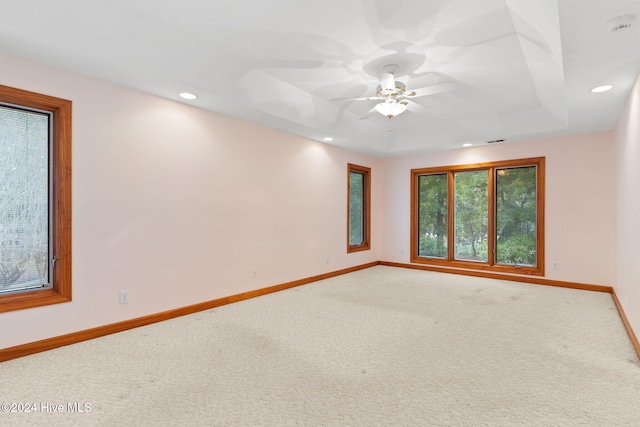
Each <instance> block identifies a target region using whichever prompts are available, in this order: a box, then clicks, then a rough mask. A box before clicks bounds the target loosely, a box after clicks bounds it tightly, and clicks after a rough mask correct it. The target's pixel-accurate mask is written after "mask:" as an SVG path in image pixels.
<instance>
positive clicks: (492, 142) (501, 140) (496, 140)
mask: <svg viewBox="0 0 640 427" xmlns="http://www.w3.org/2000/svg"><path fill="white" fill-rule="evenodd" d="M496 142H504V139H494V140H492V141H487V144H495V143H496Z"/></svg>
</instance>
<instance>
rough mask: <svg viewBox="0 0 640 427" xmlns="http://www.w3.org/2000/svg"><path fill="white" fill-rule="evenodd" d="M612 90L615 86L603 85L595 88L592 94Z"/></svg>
mask: <svg viewBox="0 0 640 427" xmlns="http://www.w3.org/2000/svg"><path fill="white" fill-rule="evenodd" d="M611 89H613V86H611V85H603V86H598V87H594V88H593V89H591V92H593V93H599V92H606V91H608V90H611Z"/></svg>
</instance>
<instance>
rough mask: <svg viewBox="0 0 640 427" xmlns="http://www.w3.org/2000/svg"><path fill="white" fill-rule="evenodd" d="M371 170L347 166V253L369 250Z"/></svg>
mask: <svg viewBox="0 0 640 427" xmlns="http://www.w3.org/2000/svg"><path fill="white" fill-rule="evenodd" d="M370 206H371V169H370V168H367V167H364V166H358V165H353V164H348V185H347V214H348V215H347V216H348V220H347V229H348V232H347V252H355V251H362V250H367V249H370V247H371V243H370V235H371V224H370V220H371V213H370Z"/></svg>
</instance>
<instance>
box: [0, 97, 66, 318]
mask: <svg viewBox="0 0 640 427" xmlns="http://www.w3.org/2000/svg"><path fill="white" fill-rule="evenodd" d="M0 103H2V104H6V105H7V106H10V107H11V106H14V107H18V108H19V107H26V108H31V109H36V110H42V111H45V112H49V113H51V115H52V119H51V120H52V135H51V142H50V144H51V145H50V149H51V148H52V149H53V156H52V157H53V158H52V160H51V165H52V168H53V171H52V174H51V179H52V182H51V185H50V191H51V192H52V194H51V195H50V198H51V206H49V215H50V224H49V226H50V228H51V235H52V239H53V242H52V245H51V247H52V254H51V257H52V258H50V259H55V264H54V268H53V269H52V273H51V279H50V280H51V285H52V286H51V287H50V288H45V289H37V290H28V291H16V292H15V293H7V294H5V295H0V313H3V312H9V311H15V310H23V309H28V308H34V307H40V306H45V305H51V304H59V303H64V302H69V301H71V112H72V104H71V101H68V100H65V99H61V98H56V97H52V96H48V95H43V94H40V93H35V92H29V91H26V90H22V89H16V88H13V87H8V86H3V85H0Z"/></svg>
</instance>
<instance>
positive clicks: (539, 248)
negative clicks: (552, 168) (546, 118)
mask: <svg viewBox="0 0 640 427" xmlns="http://www.w3.org/2000/svg"><path fill="white" fill-rule="evenodd" d="M525 166H536V265H535V266H526V265H510V264H498V263H496V252H495V249H496V218H497V217H496V215H497V213H496V209H497V205H496V180H495V176H496V169H503V168H510V167H525ZM477 170H487V173H488V182H487V190H488V193H489V197H488V230H487V234H488V241H487V244H488V249H487V258H488V261H487V262H477V261H465V260H456V259H455V257H454V251H455V242H454V239H455V232H454V228H455V220H454V208H455V197H454V195H455V189H454V174H455V173H456V172H467V171H477ZM437 173H440V174H442V173H446V174H447V180H448V201H447V217H448V225H447V227H448V231H447V256H446V258H444V259H442V258H428V257H421V256H418V244H419V239H418V229H419V224H418V221H419V216H418V207H419V206H418V205H419V204H418V197H419V194H418V191H419V183H418V177H419V176H421V175H430V174H437ZM544 199H545V158H544V157H532V158H526V159H517V160H505V161H496V162H486V163H477V164H466V165H455V166H442V167H432V168H420V169H412V170H411V238H410V244H411V248H410V258H411V262H412V263H418V264H429V265H439V266H445V267H455V268H462V269H470V270H490V271H496V272H500V273H511V274H528V275H535V276H544V272H545V268H544V261H545V257H544V210H545V208H544Z"/></svg>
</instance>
